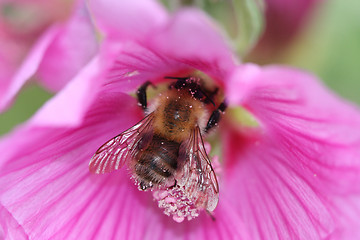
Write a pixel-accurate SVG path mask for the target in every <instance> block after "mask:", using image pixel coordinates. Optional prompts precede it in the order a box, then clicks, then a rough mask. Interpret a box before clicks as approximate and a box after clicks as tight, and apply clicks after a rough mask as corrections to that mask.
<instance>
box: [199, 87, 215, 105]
mask: <svg viewBox="0 0 360 240" xmlns="http://www.w3.org/2000/svg"><path fill="white" fill-rule="evenodd" d="M199 90H200V92H201V93H202V94H204V96H205V97H206V100H207V101H210V102H211V103H212V104H213V105H214V107H215V103H214V101H213V100H212V99H211V98H210V97H209V96H208V95H207V94H206V93H205V92H204V91H203V90H202V89H201V88H199Z"/></svg>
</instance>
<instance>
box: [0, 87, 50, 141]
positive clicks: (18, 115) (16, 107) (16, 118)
mask: <svg viewBox="0 0 360 240" xmlns="http://www.w3.org/2000/svg"><path fill="white" fill-rule="evenodd" d="M51 96H52V94H50V93H49V92H47V91H46V90H44V89H43V88H41V87H40V86H38V85H35V84H31V85H29V86H26V87H24V89H23V90H22V91H21V92H20V94H19V96H17V99H16V101H15V103H14V104H13V105H12V106H11V107H10V109H9V110H8V111H6V112H5V113H2V114H0V135H2V134H4V133H6V132H8V131H10V130H11V129H12V128H14V127H15V126H16V125H18V124H20V123H22V122H24V121H25V120H27V119H28V118H29V117H31V116H32V115H33V114H34V113H35V111H36V110H37V109H38V108H39V107H40V106H41V105H42V104H43V103H45V102H46V101H47V100H48V99H49V98H51Z"/></svg>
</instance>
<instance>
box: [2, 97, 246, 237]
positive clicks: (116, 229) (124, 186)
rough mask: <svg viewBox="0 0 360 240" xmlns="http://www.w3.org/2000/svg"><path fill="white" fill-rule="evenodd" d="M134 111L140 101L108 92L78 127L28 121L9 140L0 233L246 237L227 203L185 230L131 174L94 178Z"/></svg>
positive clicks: (4, 158) (4, 159)
mask: <svg viewBox="0 0 360 240" xmlns="http://www.w3.org/2000/svg"><path fill="white" fill-rule="evenodd" d="M135 106H136V101H135V99H134V98H131V97H129V96H127V95H124V94H121V93H118V92H104V93H103V94H101V97H99V98H98V99H97V100H96V101H95V104H94V105H93V106H92V107H91V109H90V111H89V112H88V113H87V114H86V117H85V120H84V122H83V124H82V125H81V126H79V127H71V128H54V127H52V128H45V127H36V126H32V125H31V122H30V123H28V124H27V125H25V126H24V127H22V128H20V129H18V130H17V131H16V132H15V133H13V134H12V135H11V136H9V137H7V138H6V139H4V140H3V141H2V143H1V144H0V152H4V154H2V155H1V165H0V166H1V167H0V203H1V205H2V206H3V209H2V210H1V211H0V213H1V216H2V217H3V218H1V220H0V223H1V224H0V227H3V228H5V229H1V230H0V232H1V231H7V232H11V233H14V234H15V233H16V234H19V236H22V235H23V233H24V234H26V236H27V237H28V238H30V239H90V238H93V239H104V238H106V239H139V240H140V239H183V238H187V239H201V238H206V239H208V238H210V237H211V239H229V238H231V237H234V236H238V237H239V238H241V237H246V231H245V230H244V227H243V225H244V224H243V223H242V221H240V220H239V217H238V215H237V214H234V213H233V210H232V208H231V207H229V206H228V205H227V204H226V202H224V203H222V204H220V205H219V207H218V209H217V210H216V211H215V217H216V221H213V220H211V218H210V217H209V216H206V214H205V213H202V215H201V216H200V217H199V218H197V219H195V220H193V221H191V222H187V221H186V222H184V223H182V224H181V225H180V224H178V223H176V222H174V221H173V220H171V218H170V217H168V216H165V215H164V214H163V213H162V210H161V209H159V208H158V207H157V206H156V205H157V204H156V202H154V201H153V200H152V194H151V193H145V192H140V191H138V190H137V189H136V186H135V185H134V184H133V183H132V181H131V180H130V176H129V174H126V171H124V170H120V171H116V172H113V173H111V174H104V175H92V174H90V172H89V169H88V163H89V161H90V158H91V155H92V154H93V153H94V152H95V150H96V149H97V147H98V146H100V145H101V144H102V143H103V142H105V141H106V140H108V139H109V138H111V137H112V136H114V135H116V134H118V133H119V132H121V131H122V130H124V129H126V128H128V127H129V126H130V125H131V124H133V123H136V122H137V121H138V120H139V117H140V109H139V108H137V107H135ZM14 146H16V147H14ZM11 147H12V148H11ZM5 149H6V150H9V151H5ZM0 209H1V208H0ZM8 235H9V236H10V234H8Z"/></svg>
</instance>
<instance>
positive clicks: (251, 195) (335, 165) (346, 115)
mask: <svg viewBox="0 0 360 240" xmlns="http://www.w3.org/2000/svg"><path fill="white" fill-rule="evenodd" d="M228 84H229V85H228V88H227V92H228V95H227V96H228V100H229V103H230V104H232V105H238V104H241V105H242V106H244V107H245V108H247V109H248V110H249V111H250V112H251V113H252V114H254V116H255V117H256V118H257V119H258V121H259V123H260V127H259V129H258V132H257V133H256V134H254V132H252V133H251V134H250V132H249V131H248V132H247V133H246V129H244V130H243V131H244V132H237V133H236V132H234V131H231V130H230V129H228V131H227V133H226V134H225V136H224V139H225V143H224V147H225V159H226V160H227V162H226V165H227V167H226V168H227V171H228V174H226V175H225V177H226V178H227V180H228V182H227V183H226V187H227V188H228V189H236V191H235V190H234V191H233V192H232V197H230V199H237V200H236V201H234V204H235V205H236V207H235V209H236V212H237V213H239V214H240V215H241V218H242V219H247V221H245V224H246V225H247V229H250V231H251V239H296V238H299V239H324V238H326V237H329V236H331V235H332V234H335V236H339V235H341V234H348V235H349V236H350V235H351V234H352V236H358V235H359V234H360V231H359V229H360V228H359V227H360V226H359V223H358V219H357V217H354V214H352V212H359V211H360V202H359V201H358V199H359V193H360V187H359V186H360V175H359V172H360V160H359V156H360V130H359V128H358V126H360V114H359V111H358V109H357V108H356V107H354V106H352V105H351V104H349V103H347V102H345V101H343V100H341V99H339V98H338V97H337V96H335V95H334V94H333V93H331V92H330V91H329V90H327V89H326V88H325V87H324V86H322V85H321V84H320V83H319V82H318V81H317V80H316V79H315V78H314V77H313V76H311V75H310V74H307V73H304V72H301V71H298V70H294V69H290V68H286V67H279V66H271V67H265V68H260V67H257V66H254V65H243V66H241V67H239V68H238V69H237V70H236V71H235V72H234V73H233V75H232V77H231V78H230V80H229V82H228ZM233 89H239V91H237V92H235V91H233ZM229 130H230V131H229ZM239 146H240V147H239ZM238 193H241V196H240V195H239V194H238ZM345 222H346V224H344V223H345ZM349 233H351V234H349ZM336 234H339V235H336ZM341 236H342V237H340V239H345V235H341ZM348 239H351V238H348Z"/></svg>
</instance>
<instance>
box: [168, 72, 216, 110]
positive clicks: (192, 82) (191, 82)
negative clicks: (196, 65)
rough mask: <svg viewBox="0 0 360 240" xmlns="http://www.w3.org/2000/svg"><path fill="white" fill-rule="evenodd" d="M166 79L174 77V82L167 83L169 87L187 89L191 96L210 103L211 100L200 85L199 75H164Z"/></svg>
mask: <svg viewBox="0 0 360 240" xmlns="http://www.w3.org/2000/svg"><path fill="white" fill-rule="evenodd" d="M165 78H166V79H175V80H177V81H176V82H174V83H172V84H170V85H169V89H178V90H180V89H188V91H189V93H190V94H191V96H193V97H194V98H195V99H198V100H200V101H202V102H204V103H212V104H213V105H214V106H215V103H214V102H213V100H212V99H211V98H210V97H208V96H207V94H206V93H205V91H204V90H203V89H202V87H201V79H200V78H199V77H165Z"/></svg>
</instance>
